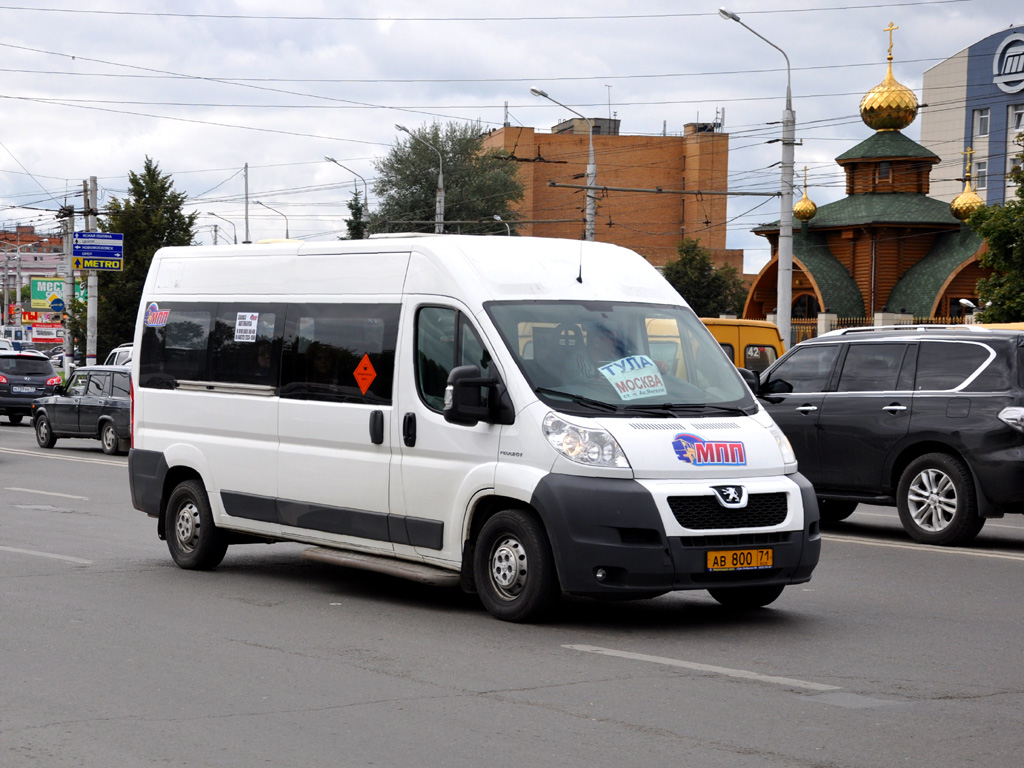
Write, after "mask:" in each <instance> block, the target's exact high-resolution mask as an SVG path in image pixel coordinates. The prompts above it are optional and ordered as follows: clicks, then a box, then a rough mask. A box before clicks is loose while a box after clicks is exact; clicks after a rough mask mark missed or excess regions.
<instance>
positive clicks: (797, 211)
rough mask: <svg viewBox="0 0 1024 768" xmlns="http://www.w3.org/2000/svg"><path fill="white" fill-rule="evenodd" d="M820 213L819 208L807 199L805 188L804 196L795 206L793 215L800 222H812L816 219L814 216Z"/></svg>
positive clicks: (805, 189)
mask: <svg viewBox="0 0 1024 768" xmlns="http://www.w3.org/2000/svg"><path fill="white" fill-rule="evenodd" d="M817 212H818V206H816V205H815V204H814V202H813V201H812V200H811V199H810V198H809V197H807V187H804V196H803V197H801V198H800V199H799V200H798V201H797V203H796V205H794V206H793V215H794V216H796V218H798V219H799V220H800V221H810V220H811V219H813V218H814V214H816V213H817Z"/></svg>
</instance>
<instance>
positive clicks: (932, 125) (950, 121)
mask: <svg viewBox="0 0 1024 768" xmlns="http://www.w3.org/2000/svg"><path fill="white" fill-rule="evenodd" d="M922 95H923V99H924V103H925V104H926V105H927V106H926V107H925V108H924V109H923V110H922V112H921V144H922V145H923V146H924V147H926V148H927V149H929V150H930V151H932V152H933V153H935V154H936V155H938V156H939V157H940V158H941V159H942V162H941V165H940V166H939V172H938V173H936V174H935V175H934V176H933V177H932V192H931V194H932V195H933V196H934V197H936V198H938V199H940V200H944V201H946V202H951V201H952V200H953V198H954V197H956V196H957V195H958V194H959V193H960V191H961V189H962V188H963V179H964V168H965V160H964V156H963V154H964V153H966V152H968V150H970V153H971V154H969V155H967V157H968V158H970V159H969V162H970V171H971V179H972V183H973V185H974V187H975V191H976V192H977V193H978V196H979V197H981V199H982V200H984V202H985V203H986V204H987V205H991V204H993V203H1002V202H1003V201H1005V200H1007V199H1008V198H1011V197H1013V194H1014V188H1013V186H1012V185H1010V183H1009V182H1008V180H1007V176H1006V174H1007V173H1008V172H1009V171H1010V170H1011V169H1012V168H1013V166H1014V165H1015V164H1017V163H1019V162H1020V159H1019V158H1017V157H1015V155H1017V154H1019V153H1020V151H1021V147H1020V146H1019V145H1017V144H1015V143H1014V139H1015V138H1016V137H1017V136H1018V135H1020V134H1021V132H1024V27H1020V26H1017V27H1010V28H1009V29H1004V30H1000V31H999V32H995V33H993V34H991V35H989V36H988V37H986V38H984V39H983V40H979V41H978V42H976V43H974V44H973V45H970V46H968V47H967V48H964V49H963V50H962V51H960V52H959V53H957V54H956V55H954V56H951V57H950V58H948V59H946V60H945V61H943V62H942V63H940V64H936V65H935V66H934V67H932V68H931V69H928V70H926V71H925V73H924V89H923V94H922Z"/></svg>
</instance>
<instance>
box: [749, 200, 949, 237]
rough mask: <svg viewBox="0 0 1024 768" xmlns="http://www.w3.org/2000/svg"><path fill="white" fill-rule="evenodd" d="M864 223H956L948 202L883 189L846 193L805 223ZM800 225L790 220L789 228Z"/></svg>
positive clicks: (764, 227) (817, 225)
mask: <svg viewBox="0 0 1024 768" xmlns="http://www.w3.org/2000/svg"><path fill="white" fill-rule="evenodd" d="M866 224H923V225H929V224H943V225H959V224H960V221H959V220H958V219H956V218H954V216H953V214H952V213H950V210H949V203H944V202H942V201H941V200H936V199H935V198H933V197H928V196H927V195H921V194H917V193H913V192H886V193H880V194H879V193H868V194H861V195H850V196H848V197H844V198H843V199H842V200H836V201H835V202H834V203H826V204H825V205H822V206H819V207H818V213H817V215H816V216H815V217H814V218H813V219H811V220H810V221H809V222H807V226H808V227H810V228H811V229H825V228H835V227H852V226H861V225H866ZM799 227H800V222H799V221H794V223H793V230H794V231H796V230H797V229H799ZM778 228H779V222H778V221H775V222H772V223H771V224H762V225H761V226H759V227H756V228H755V229H754V231H755V232H764V231H769V232H774V231H776V230H778Z"/></svg>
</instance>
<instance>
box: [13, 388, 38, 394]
mask: <svg viewBox="0 0 1024 768" xmlns="http://www.w3.org/2000/svg"><path fill="white" fill-rule="evenodd" d="M35 391H36V388H35V387H11V392H13V393H14V394H16V395H30V394H32V393H33V392H35Z"/></svg>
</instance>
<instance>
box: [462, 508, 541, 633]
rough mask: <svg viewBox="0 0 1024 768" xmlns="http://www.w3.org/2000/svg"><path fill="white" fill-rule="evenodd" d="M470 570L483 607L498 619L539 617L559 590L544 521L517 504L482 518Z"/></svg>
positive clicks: (530, 618) (532, 618)
mask: <svg viewBox="0 0 1024 768" xmlns="http://www.w3.org/2000/svg"><path fill="white" fill-rule="evenodd" d="M473 575H474V578H475V579H476V588H477V591H478V593H479V595H480V601H481V602H482V603H483V604H484V608H486V609H487V610H488V611H489V612H490V613H491V614H492V615H493V616H495V617H497V618H499V619H501V620H502V621H516V622H523V621H532V620H535V619H538V618H541V617H542V616H543V615H544V614H545V613H546V612H547V611H548V609H550V608H551V606H552V605H554V603H555V601H556V600H557V599H558V596H559V592H560V590H559V587H558V575H557V574H556V572H555V562H554V557H553V556H552V555H551V545H550V543H549V542H548V537H547V533H546V532H545V531H544V526H542V525H541V524H540V521H538V520H537V518H536V517H534V516H533V515H532V514H530V513H529V512H527V511H525V510H522V509H509V510H505V511H503V512H498V513H497V514H496V515H494V516H493V517H491V518H490V519H489V520H488V521H487V522H486V523H484V526H483V528H482V529H481V530H480V536H479V538H478V539H477V543H476V547H475V551H474V557H473Z"/></svg>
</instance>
